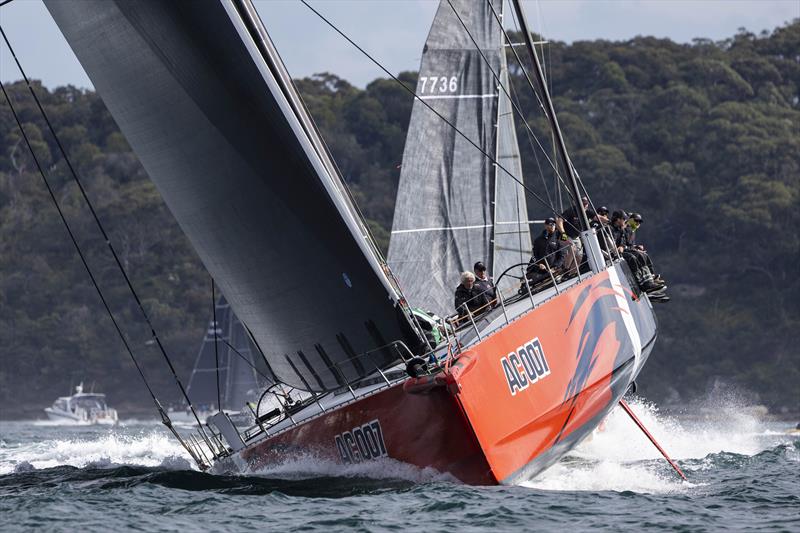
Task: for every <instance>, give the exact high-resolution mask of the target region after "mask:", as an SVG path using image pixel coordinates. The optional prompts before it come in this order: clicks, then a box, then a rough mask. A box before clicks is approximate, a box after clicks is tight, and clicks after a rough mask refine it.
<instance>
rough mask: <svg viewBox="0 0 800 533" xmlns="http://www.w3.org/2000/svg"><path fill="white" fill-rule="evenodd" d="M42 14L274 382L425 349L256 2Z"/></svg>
mask: <svg viewBox="0 0 800 533" xmlns="http://www.w3.org/2000/svg"><path fill="white" fill-rule="evenodd" d="M46 6H47V8H48V10H49V11H50V13H51V15H52V16H53V18H54V19H55V21H56V23H57V24H58V26H59V28H60V29H61V31H62V33H63V34H64V36H65V37H66V39H67V41H68V42H69V44H70V46H71V47H72V49H73V50H74V51H75V54H76V55H77V57H78V59H79V60H80V62H81V64H82V65H83V67H84V69H85V70H86V72H87V74H88V75H89V77H90V79H91V80H92V82H93V83H94V86H95V87H96V89H97V91H98V92H99V93H100V95H101V96H102V97H103V100H104V101H105V103H106V105H107V106H108V109H109V111H110V112H111V114H112V116H113V117H114V119H115V120H116V122H117V124H118V125H119V127H120V129H121V130H122V133H123V134H124V135H125V136H126V138H127V139H128V142H129V143H130V144H131V147H132V148H133V150H134V151H135V152H136V154H137V156H138V157H139V159H140V160H141V162H142V164H143V166H144V168H145V170H146V171H147V172H148V174H149V176H150V178H151V179H152V180H153V181H154V182H155V184H156V186H157V187H158V189H159V191H160V193H161V195H162V197H163V198H164V200H165V201H166V203H167V205H168V206H169V208H170V210H171V211H172V213H173V215H174V216H175V218H176V219H177V221H178V223H179V224H180V225H181V228H182V229H183V231H184V232H185V233H186V235H187V236H188V237H189V239H190V241H191V242H192V245H193V246H194V248H195V249H196V250H197V252H198V254H199V256H200V258H201V259H202V261H203V263H204V264H205V266H206V268H207V269H208V271H209V272H210V273H211V275H212V276H213V277H214V279H215V280H216V281H217V283H218V285H219V286H220V288H221V289H222V291H223V292H224V293H225V296H226V297H227V299H228V301H229V303H230V305H231V307H232V309H233V311H234V312H235V313H236V315H237V316H238V317H239V318H240V319H241V320H242V321H243V322H244V323H245V324H246V325H247V327H248V328H249V329H250V331H251V332H252V334H253V337H254V339H255V341H256V343H257V344H258V346H259V347H260V348H261V350H263V352H264V353H265V355H266V357H267V359H268V361H269V365H270V368H271V370H272V371H273V372H274V374H275V376H276V377H277V378H278V379H279V380H280V381H282V382H284V383H288V384H290V385H293V386H296V387H300V388H309V389H312V390H323V389H330V388H334V387H338V386H340V383H341V380H342V378H343V377H344V378H345V379H354V378H357V377H359V376H362V375H366V374H368V373H370V372H372V371H373V370H374V368H375V367H376V366H378V365H387V364H389V363H391V362H392V361H393V360H394V359H395V358H396V352H395V351H389V350H378V351H374V350H376V349H377V348H380V347H382V346H385V345H386V344H388V343H391V342H393V341H396V340H402V341H405V342H406V343H407V344H409V345H410V344H416V343H418V342H419V337H418V336H417V335H416V334H415V333H414V332H413V329H412V328H411V325H410V322H409V320H408V318H407V315H406V313H405V311H404V310H403V309H402V307H401V306H399V305H398V301H399V300H400V294H399V291H398V289H397V288H396V287H395V286H394V285H393V284H392V282H391V280H390V279H389V278H388V277H387V275H386V271H385V268H384V265H383V263H382V262H381V260H380V258H379V257H378V255H377V254H376V253H375V249H374V246H373V244H372V243H371V242H370V240H369V238H368V235H366V234H365V231H364V229H363V222H362V221H361V220H360V219H359V217H358V213H357V212H356V211H355V209H354V208H353V205H352V202H350V200H349V199H348V198H347V196H346V194H345V193H344V188H343V186H342V184H341V181H340V177H339V176H338V175H337V174H335V172H334V171H332V168H333V165H332V163H331V162H330V161H328V160H327V153H326V152H325V151H323V150H321V149H320V147H319V143H318V142H317V141H318V140H317V139H315V137H314V136H315V133H314V132H313V131H311V130H310V129H309V127H308V122H309V120H308V117H307V116H305V115H304V113H305V110H304V109H303V108H302V107H299V108H298V106H297V105H296V102H295V99H296V94H293V93H292V91H293V87H291V84H290V82H289V84H287V82H286V80H283V79H281V78H282V76H281V72H285V69H283V66H282V65H281V63H280V59H279V58H278V57H277V54H270V53H268V52H265V50H264V47H263V44H264V43H263V42H260V43H259V42H257V40H259V39H263V37H264V36H260V37H259V36H256V37H255V38H254V33H253V20H252V14H251V13H249V11H248V10H249V9H250V8H252V6H251V5H249V2H247V1H246V0H236V1H233V0H206V1H203V2H196V1H189V0H182V1H180V0H179V1H170V2H161V1H156V0H152V1H150V0H141V1H121V0H46ZM253 12H254V11H253ZM264 35H265V34H264ZM367 352H370V354H369V356H368V357H360V358H357V359H354V356H357V355H359V354H364V353H367ZM333 365H337V366H338V371H337V369H332V368H331V366H333Z"/></svg>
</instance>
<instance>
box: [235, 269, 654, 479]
mask: <svg viewBox="0 0 800 533" xmlns="http://www.w3.org/2000/svg"><path fill="white" fill-rule="evenodd" d="M626 274H627V271H626V270H625V267H622V266H616V267H613V268H611V269H609V270H607V271H605V272H602V273H600V274H595V275H592V276H590V277H587V278H586V279H584V280H583V281H582V282H581V283H578V284H576V285H574V286H573V287H571V288H569V289H568V290H566V291H564V292H562V293H561V294H560V295H558V296H555V297H554V298H552V299H551V300H549V301H547V302H545V303H543V304H542V305H540V306H539V307H537V308H535V309H533V310H531V311H528V312H526V313H524V314H522V315H521V316H519V317H518V318H517V319H516V320H514V321H512V322H511V323H510V324H508V325H506V326H504V327H502V328H501V329H499V330H497V331H495V332H493V333H492V334H490V335H488V336H486V337H484V338H483V339H482V340H480V341H479V342H477V343H475V344H474V345H473V346H471V347H469V349H467V350H466V351H464V352H462V354H461V355H460V356H459V357H458V358H457V359H456V360H455V361H454V362H453V364H452V365H451V366H450V368H449V369H448V370H447V371H443V372H440V373H439V374H437V375H435V376H429V377H425V378H419V379H408V380H406V381H405V382H401V383H398V384H396V385H394V386H391V387H387V388H384V389H382V390H380V391H378V392H376V393H374V394H372V395H368V396H365V397H363V398H361V399H359V400H357V401H354V402H352V403H349V404H346V405H343V406H341V407H338V408H336V409H332V410H328V411H326V412H325V413H322V414H319V415H317V416H316V417H314V418H312V419H311V420H308V421H307V422H303V423H300V424H299V425H297V426H294V427H291V428H288V429H286V430H284V431H282V432H280V433H278V434H277V435H275V436H272V437H268V438H265V439H263V440H261V441H259V442H257V443H254V444H252V445H250V446H248V447H247V448H245V449H244V450H242V451H241V452H239V454H238V456H236V457H234V458H233V459H232V460H229V461H228V464H229V465H230V467H232V465H233V464H236V465H238V467H239V468H242V467H245V466H248V467H250V468H258V467H262V466H265V465H268V464H270V463H275V462H280V461H283V460H285V459H286V458H287V455H295V454H298V453H305V454H313V455H315V456H318V457H322V458H329V459H333V460H337V461H343V462H352V461H362V460H366V459H371V458H377V457H386V456H388V457H392V458H394V459H397V460H400V461H403V462H407V463H410V464H414V465H418V466H420V467H432V468H435V469H437V470H440V471H442V472H449V473H451V474H453V475H454V476H455V477H457V478H458V479H460V480H461V481H463V482H466V483H471V484H496V483H513V482H515V481H518V480H520V479H524V478H529V477H532V476H534V475H536V474H537V473H538V472H540V471H541V470H543V469H545V468H547V467H548V466H549V465H551V464H552V463H554V462H555V461H557V460H558V459H559V458H560V457H561V456H562V455H563V454H564V453H566V452H567V451H569V450H570V449H571V448H573V447H574V446H575V445H577V444H578V443H579V442H580V440H581V439H582V438H583V437H585V436H586V435H588V434H589V433H590V432H591V431H592V430H593V429H594V428H595V427H596V426H597V424H599V423H600V421H601V420H602V419H603V418H604V417H605V415H606V414H607V413H608V412H609V411H610V410H611V409H612V408H613V407H614V405H616V402H617V401H618V400H619V398H620V397H622V395H623V394H624V393H625V391H626V390H627V388H628V385H629V384H630V382H631V381H632V380H633V378H634V377H635V376H636V374H638V371H639V370H640V369H641V366H642V365H643V363H644V361H645V360H646V358H647V356H648V354H649V351H650V349H651V347H652V344H653V341H654V340H655V336H656V323H655V316H654V315H653V313H652V308H651V307H650V303H649V302H648V301H647V300H646V298H644V297H638V296H637V295H635V294H634V293H633V292H632V290H631V288H630V283H629V281H628V276H627V275H626Z"/></svg>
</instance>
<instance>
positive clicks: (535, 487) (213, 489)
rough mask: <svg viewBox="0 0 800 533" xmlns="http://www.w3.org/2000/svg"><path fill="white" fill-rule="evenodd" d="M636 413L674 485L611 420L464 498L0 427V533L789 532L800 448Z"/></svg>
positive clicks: (137, 433)
mask: <svg viewBox="0 0 800 533" xmlns="http://www.w3.org/2000/svg"><path fill="white" fill-rule="evenodd" d="M631 405H632V407H633V409H634V411H635V412H636V413H637V414H638V415H639V417H640V418H641V419H642V421H643V422H644V423H645V425H647V426H648V428H649V429H650V430H651V432H652V433H653V434H654V435H655V436H656V438H657V439H658V440H659V441H660V442H661V444H662V445H663V447H664V448H665V449H666V450H667V451H668V452H669V453H670V454H671V455H672V456H673V457H674V458H675V459H676V460H677V462H678V464H679V465H680V467H681V468H682V469H683V471H684V472H685V473H686V475H687V477H688V481H682V480H680V479H679V478H678V477H677V476H676V475H675V473H674V472H673V471H672V470H671V469H670V467H669V465H667V463H666V462H665V461H664V460H662V459H661V458H660V455H659V454H658V452H657V451H656V450H655V449H654V448H653V447H652V445H650V444H649V442H648V441H647V440H646V439H645V438H644V437H643V436H642V434H641V433H640V432H639V430H638V429H637V428H636V427H635V426H634V425H633V423H632V422H631V421H630V420H629V419H628V418H627V417H626V415H625V414H624V413H623V412H621V411H620V410H619V409H617V410H616V411H615V412H613V413H612V414H611V415H610V416H609V418H608V419H607V421H606V423H605V424H604V428H603V430H602V431H598V432H596V433H595V434H594V435H593V436H592V437H591V439H590V440H588V441H586V442H584V443H583V444H581V446H580V447H579V448H577V449H576V450H575V451H574V452H573V453H571V454H570V455H569V456H568V457H565V458H564V459H563V460H562V461H561V462H560V463H559V464H557V465H555V466H554V467H552V468H551V469H549V470H547V471H546V472H544V473H543V474H541V475H540V476H538V477H537V478H535V479H533V480H530V481H526V482H524V483H521V484H520V485H518V486H510V487H470V486H466V485H463V484H460V483H458V482H457V481H455V480H453V479H452V478H450V477H449V476H447V475H444V474H441V473H438V472H435V471H431V470H420V469H417V468H413V467H411V466H409V465H405V464H400V463H397V462H394V461H391V460H387V461H384V462H380V463H369V464H361V465H354V466H340V465H337V464H332V463H328V462H323V461H318V460H315V459H313V458H302V459H297V460H294V461H291V462H287V463H286V464H283V465H281V466H280V467H276V468H271V469H268V470H263V471H259V472H253V473H251V474H249V475H242V476H215V475H210V474H204V473H201V472H198V471H197V470H196V469H194V468H193V467H192V465H191V464H190V463H189V461H187V459H186V456H185V454H184V453H183V452H182V449H181V448H180V446H179V445H178V444H177V442H175V441H174V440H173V439H172V438H171V437H170V436H169V434H167V432H166V431H165V430H164V429H163V428H162V427H161V426H160V424H158V423H157V422H156V421H155V420H153V421H136V420H127V421H123V423H122V424H121V425H120V426H118V427H115V428H102V427H74V426H62V425H53V424H50V423H48V422H44V421H30V422H0V530H2V531H3V532H6V531H30V530H41V531H73V530H78V531H109V530H116V531H123V530H128V529H136V530H140V531H148V532H149V531H175V530H183V531H246V530H247V531H256V530H259V531H288V530H297V531H352V530H356V531H404V530H411V529H412V528H413V530H417V531H425V532H429V531H447V532H452V531H457V532H458V533H462V532H466V531H486V530H493V531H511V530H516V531H520V530H522V531H532V530H536V531H563V532H567V531H575V530H588V529H606V530H611V531H620V530H630V531H640V530H647V529H650V530H654V529H659V530H660V529H672V530H683V531H719V530H724V529H727V530H741V529H760V530H769V531H794V532H797V531H800V435H791V434H789V433H788V432H787V431H788V430H789V429H791V428H792V427H793V426H794V425H795V424H796V422H795V423H789V422H765V421H762V420H760V419H759V418H758V416H756V415H753V414H748V413H749V411H748V410H746V409H743V408H741V407H735V406H730V405H720V406H716V407H714V408H711V409H709V408H708V406H705V407H704V408H703V409H702V410H700V409H693V408H691V407H688V408H686V409H685V410H684V412H685V414H681V415H671V416H667V415H665V414H663V413H660V412H659V410H658V409H657V407H656V406H654V405H652V404H649V403H647V402H646V401H644V400H641V399H638V400H634V401H633V402H631Z"/></svg>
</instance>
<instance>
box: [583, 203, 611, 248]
mask: <svg viewBox="0 0 800 533" xmlns="http://www.w3.org/2000/svg"><path fill="white" fill-rule="evenodd" d="M608 224H609V219H608V208H607V207H606V206H600V207H598V208H597V210H596V211H595V215H594V217H592V219H591V220H589V226H590V227H592V228H594V230H595V232H596V233H597V239H598V240H599V241H600V248H601V249H602V250H603V252H604V255H605V256H606V259H608V258H609V257H610V255H609V254H610V251H611V249H612V248H613V245H612V244H611V229H610V228H609V226H608Z"/></svg>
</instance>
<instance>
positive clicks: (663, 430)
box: [521, 397, 797, 494]
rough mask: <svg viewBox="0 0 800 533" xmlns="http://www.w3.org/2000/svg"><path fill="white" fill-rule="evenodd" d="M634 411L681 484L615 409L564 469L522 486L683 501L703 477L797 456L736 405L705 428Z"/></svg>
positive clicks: (640, 408) (710, 418) (643, 403)
mask: <svg viewBox="0 0 800 533" xmlns="http://www.w3.org/2000/svg"><path fill="white" fill-rule="evenodd" d="M708 403H709V402H704V406H707V405H708ZM711 403H713V402H711ZM629 405H630V406H631V409H632V410H633V411H634V412H635V414H636V416H637V417H638V418H639V419H640V420H641V421H642V423H643V424H644V425H645V427H647V428H648V430H649V431H650V433H651V434H652V435H653V436H654V438H655V439H656V441H658V442H659V444H661V446H662V447H663V448H664V449H665V450H666V451H667V453H668V454H670V456H671V457H672V458H673V459H674V460H676V462H677V463H678V465H679V466H680V467H681V469H682V470H683V471H684V473H685V474H686V475H687V477H688V481H682V480H681V479H680V478H679V477H678V476H677V474H676V473H675V472H674V471H673V470H672V469H671V468H670V467H669V465H668V464H667V463H666V461H664V459H663V458H662V457H661V455H660V453H659V452H658V450H656V448H655V447H654V446H653V445H652V444H651V443H650V441H649V440H648V439H647V438H646V437H645V436H644V434H642V432H641V431H640V430H639V428H638V427H636V425H635V424H634V423H633V421H631V420H630V419H629V418H628V416H627V414H625V413H624V412H623V411H622V410H621V409H619V408H617V409H615V410H614V411H613V412H612V413H611V414H610V415H609V416H608V417H607V418H606V420H605V421H604V423H603V424H601V427H600V428H598V430H596V431H595V432H594V433H593V434H592V435H591V436H590V437H589V438H588V439H587V440H585V441H584V442H583V443H581V444H580V445H579V446H578V447H577V448H576V449H575V450H573V451H572V452H571V453H570V454H569V455H568V456H567V457H565V458H564V459H562V461H561V462H559V463H558V464H556V465H554V466H553V467H551V468H549V469H548V470H546V471H545V472H543V473H541V474H540V475H539V476H538V477H536V478H535V479H533V480H529V481H525V482H523V483H521V485H523V486H525V487H529V488H535V489H543V490H559V491H618V492H621V491H632V492H637V493H651V494H669V493H682V492H688V491H690V490H692V489H693V488H694V487H697V486H702V485H704V484H706V483H707V480H706V479H705V478H704V476H703V475H702V474H701V473H702V472H704V471H709V470H715V469H720V468H732V467H735V466H736V464H741V461H742V460H745V459H750V458H752V457H755V456H761V455H762V454H766V455H763V456H762V459H763V458H765V457H769V456H770V454H771V453H773V452H774V453H779V454H785V455H786V457H792V453H794V454H797V447H796V446H794V445H792V444H791V441H792V437H790V436H789V435H787V434H786V433H783V432H780V431H776V430H773V429H767V428H765V423H764V422H763V420H761V419H760V418H759V416H758V414H757V413H754V412H753V410H747V409H743V408H742V406H741V405H738V404H736V403H735V402H728V401H719V402H716V404H715V405H714V408H713V409H708V408H707V407H706V409H704V411H705V412H706V413H711V414H710V415H709V414H706V416H704V417H703V419H702V420H690V419H680V418H678V417H675V416H669V415H665V414H663V413H661V412H660V410H659V409H658V407H657V406H656V405H655V404H653V403H651V402H648V401H647V400H645V399H643V398H638V397H637V398H634V399H632V400H631V401H630V402H629ZM687 411H688V409H687ZM731 458H739V462H738V463H737V462H736V461H734V462H731ZM788 460H791V459H788Z"/></svg>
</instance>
